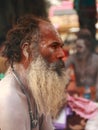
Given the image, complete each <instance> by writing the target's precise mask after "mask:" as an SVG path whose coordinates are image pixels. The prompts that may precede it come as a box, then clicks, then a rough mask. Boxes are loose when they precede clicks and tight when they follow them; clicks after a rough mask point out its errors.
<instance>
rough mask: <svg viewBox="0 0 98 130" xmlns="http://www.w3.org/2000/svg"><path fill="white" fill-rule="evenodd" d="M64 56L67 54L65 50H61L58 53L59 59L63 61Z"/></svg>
mask: <svg viewBox="0 0 98 130" xmlns="http://www.w3.org/2000/svg"><path fill="white" fill-rule="evenodd" d="M64 56H65V53H64V50H63V48H59V50H58V52H57V58H59V59H62V58H64Z"/></svg>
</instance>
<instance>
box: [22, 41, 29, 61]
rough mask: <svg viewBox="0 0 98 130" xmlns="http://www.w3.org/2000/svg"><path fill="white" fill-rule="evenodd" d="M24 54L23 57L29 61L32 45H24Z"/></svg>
mask: <svg viewBox="0 0 98 130" xmlns="http://www.w3.org/2000/svg"><path fill="white" fill-rule="evenodd" d="M22 53H23V56H24V57H25V58H26V59H28V58H29V54H30V45H29V43H27V42H25V43H24V44H23V45H22Z"/></svg>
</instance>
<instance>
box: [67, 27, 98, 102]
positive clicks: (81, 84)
mask: <svg viewBox="0 0 98 130" xmlns="http://www.w3.org/2000/svg"><path fill="white" fill-rule="evenodd" d="M92 41H93V40H92V37H91V34H90V32H89V31H88V30H86V29H83V30H80V31H79V32H78V34H77V40H76V50H77V52H76V53H75V54H73V55H71V56H70V57H69V58H68V59H67V60H66V61H65V66H66V68H67V67H69V66H70V65H73V69H74V72H75V77H76V84H77V89H78V91H79V92H80V94H81V95H82V94H84V91H85V90H84V89H85V87H86V86H88V87H89V88H90V89H91V91H92V99H94V100H95V99H96V101H98V55H96V54H95V53H94V52H93V51H92ZM95 91H96V94H95ZM95 95H96V97H95Z"/></svg>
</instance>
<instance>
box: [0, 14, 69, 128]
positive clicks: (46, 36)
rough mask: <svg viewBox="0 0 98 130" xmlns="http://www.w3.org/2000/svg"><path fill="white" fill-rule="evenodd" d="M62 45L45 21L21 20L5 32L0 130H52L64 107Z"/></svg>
mask: <svg viewBox="0 0 98 130" xmlns="http://www.w3.org/2000/svg"><path fill="white" fill-rule="evenodd" d="M62 46H63V42H62V40H61V38H60V37H59V35H58V33H57V32H56V30H55V29H54V27H53V26H52V24H51V23H50V22H49V21H48V20H45V19H44V20H43V19H38V18H35V17H33V16H32V15H30V16H25V17H23V18H20V20H18V22H17V24H16V25H15V26H14V27H13V28H12V29H11V30H10V31H9V32H8V34H7V37H6V41H5V49H4V55H5V56H6V57H7V59H8V61H9V63H10V67H9V70H8V72H7V74H6V76H5V77H4V79H2V80H1V82H0V113H1V114H0V128H1V130H31V129H32V130H33V129H34V130H53V127H52V124H51V119H50V116H52V117H53V118H55V117H56V116H57V114H58V112H59V110H60V109H61V107H62V106H63V105H65V103H66V92H65V86H66V83H67V82H68V78H67V77H66V73H65V71H64V63H63V61H62V58H63V57H64V51H63V49H62Z"/></svg>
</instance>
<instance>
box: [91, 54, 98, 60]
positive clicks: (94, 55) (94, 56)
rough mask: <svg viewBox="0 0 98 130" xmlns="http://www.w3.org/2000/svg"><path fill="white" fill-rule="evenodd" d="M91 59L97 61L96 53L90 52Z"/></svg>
mask: <svg viewBox="0 0 98 130" xmlns="http://www.w3.org/2000/svg"><path fill="white" fill-rule="evenodd" d="M92 60H93V62H98V54H96V53H93V54H92Z"/></svg>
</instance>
